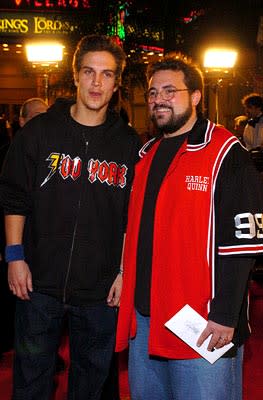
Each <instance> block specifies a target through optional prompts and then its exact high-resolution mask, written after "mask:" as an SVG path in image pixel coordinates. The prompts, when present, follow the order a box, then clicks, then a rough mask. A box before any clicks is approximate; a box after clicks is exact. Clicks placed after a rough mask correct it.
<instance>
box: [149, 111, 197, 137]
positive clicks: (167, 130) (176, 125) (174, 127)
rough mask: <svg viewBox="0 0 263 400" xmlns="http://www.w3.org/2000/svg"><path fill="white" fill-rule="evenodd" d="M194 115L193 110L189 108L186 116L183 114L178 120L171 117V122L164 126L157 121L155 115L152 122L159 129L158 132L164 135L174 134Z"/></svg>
mask: <svg viewBox="0 0 263 400" xmlns="http://www.w3.org/2000/svg"><path fill="white" fill-rule="evenodd" d="M191 114H192V108H191V107H188V108H187V110H186V111H185V113H184V114H181V115H180V116H177V117H176V118H175V117H174V115H173V114H172V115H171V118H170V119H169V121H168V122H167V123H166V124H164V125H162V124H160V123H159V122H158V120H157V119H156V117H155V115H153V116H152V117H151V120H152V122H153V123H154V125H155V126H156V127H157V128H158V131H159V132H161V133H162V134H168V135H169V134H172V133H175V132H176V131H178V130H179V129H180V128H182V126H184V125H185V124H186V122H187V121H188V120H189V118H190V117H191Z"/></svg>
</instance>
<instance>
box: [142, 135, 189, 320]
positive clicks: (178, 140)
mask: <svg viewBox="0 0 263 400" xmlns="http://www.w3.org/2000/svg"><path fill="white" fill-rule="evenodd" d="M187 134H188V133H185V134H183V135H179V136H174V137H171V138H167V139H165V138H164V139H162V140H161V143H160V145H159V147H158V149H157V151H156V153H155V155H154V158H153V160H152V164H151V168H150V171H149V175H148V179H147V185H146V190H145V197H144V203H143V210H142V216H141V223H140V232H139V239H138V248H137V272H136V290H135V307H136V309H137V310H138V311H139V312H140V313H141V314H143V315H150V286H151V271H152V248H153V243H152V242H153V229H154V212H155V204H156V201H157V196H158V193H159V189H160V186H161V184H162V181H163V179H164V177H165V175H166V173H167V171H168V168H169V166H170V164H171V162H172V160H173V159H174V157H175V155H176V153H177V151H178V150H179V148H180V147H181V145H182V143H183V141H184V140H185V139H186V137H187Z"/></svg>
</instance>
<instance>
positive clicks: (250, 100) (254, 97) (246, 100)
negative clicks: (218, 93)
mask: <svg viewBox="0 0 263 400" xmlns="http://www.w3.org/2000/svg"><path fill="white" fill-rule="evenodd" d="M241 103H242V105H243V106H254V107H257V108H260V109H261V110H262V111H263V97H262V96H260V94H259V93H250V94H247V95H246V96H244V97H243V99H242V100H241Z"/></svg>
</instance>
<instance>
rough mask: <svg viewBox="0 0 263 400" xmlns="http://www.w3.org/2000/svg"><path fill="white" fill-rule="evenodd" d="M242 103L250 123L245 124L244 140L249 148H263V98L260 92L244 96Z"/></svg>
mask: <svg viewBox="0 0 263 400" xmlns="http://www.w3.org/2000/svg"><path fill="white" fill-rule="evenodd" d="M242 104H243V107H244V110H245V114H246V115H247V117H248V123H247V125H246V126H245V129H244V134H243V140H244V143H245V146H246V148H247V149H248V150H253V149H256V148H261V149H262V148H263V98H262V96H260V95H259V94H258V93H250V94H248V95H247V96H245V97H243V99H242Z"/></svg>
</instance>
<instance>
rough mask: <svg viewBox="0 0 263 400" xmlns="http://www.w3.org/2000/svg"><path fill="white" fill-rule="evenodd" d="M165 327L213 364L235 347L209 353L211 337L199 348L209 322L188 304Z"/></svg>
mask: <svg viewBox="0 0 263 400" xmlns="http://www.w3.org/2000/svg"><path fill="white" fill-rule="evenodd" d="M165 326H166V327H167V328H168V329H170V330H171V331H172V332H173V333H175V334H176V335H177V336H179V337H180V338H181V339H182V340H183V341H184V342H185V343H187V344H188V345H189V346H190V347H192V348H193V349H194V350H195V351H196V352H197V353H199V354H200V355H201V356H202V357H203V358H205V359H206V360H207V361H209V362H210V363H211V364H213V363H214V362H215V361H216V360H217V359H218V358H220V357H221V356H222V355H223V354H224V353H225V352H227V351H228V350H229V349H230V348H231V347H232V346H233V343H229V344H227V345H225V346H223V347H221V348H219V349H215V350H214V351H208V350H207V347H208V344H209V341H210V339H211V335H210V336H209V337H208V338H207V339H206V340H205V341H204V342H203V344H202V345H201V346H200V347H197V340H198V338H199V337H200V335H201V333H202V332H203V331H204V329H205V328H206V326H207V321H206V320H205V319H204V318H203V317H202V316H201V315H200V314H198V313H197V312H196V311H195V310H193V308H192V307H190V306H189V305H188V304H186V305H185V306H184V307H183V308H182V309H181V310H180V311H178V313H176V314H175V315H174V316H173V317H172V318H171V319H170V320H169V321H167V322H166V323H165Z"/></svg>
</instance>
